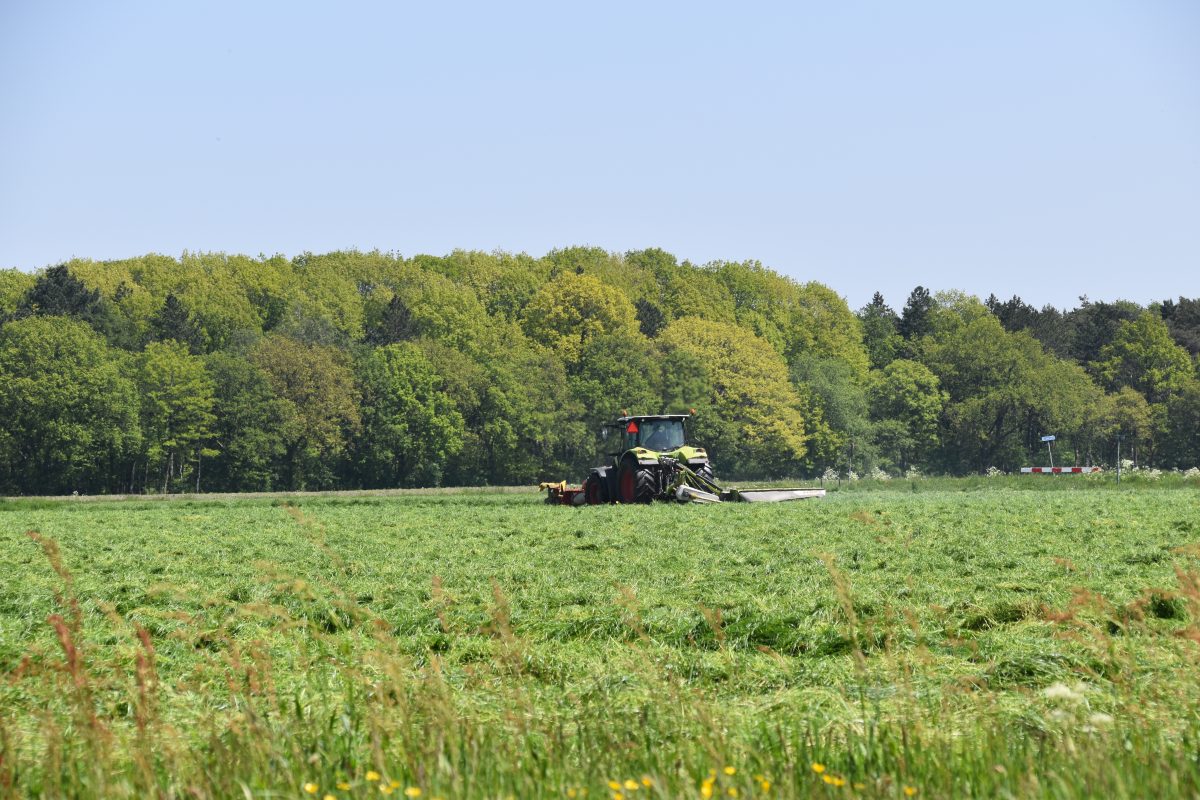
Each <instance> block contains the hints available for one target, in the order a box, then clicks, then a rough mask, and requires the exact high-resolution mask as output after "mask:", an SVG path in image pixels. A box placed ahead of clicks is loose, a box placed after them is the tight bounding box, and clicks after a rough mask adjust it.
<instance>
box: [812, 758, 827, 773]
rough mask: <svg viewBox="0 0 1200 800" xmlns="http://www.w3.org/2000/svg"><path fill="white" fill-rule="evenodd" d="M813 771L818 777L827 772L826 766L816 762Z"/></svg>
mask: <svg viewBox="0 0 1200 800" xmlns="http://www.w3.org/2000/svg"><path fill="white" fill-rule="evenodd" d="M812 771H813V772H815V773H817V774H818V775H820V774H821V773H822V772H824V771H825V765H824V764H818V763H817V762H816V761H814V762H813V765H812Z"/></svg>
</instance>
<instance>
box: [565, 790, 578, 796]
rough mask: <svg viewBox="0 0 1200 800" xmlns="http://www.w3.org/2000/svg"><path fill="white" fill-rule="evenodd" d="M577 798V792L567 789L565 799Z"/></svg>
mask: <svg viewBox="0 0 1200 800" xmlns="http://www.w3.org/2000/svg"><path fill="white" fill-rule="evenodd" d="M578 796H579V792H577V791H575V790H574V789H567V797H571V798H575V797H578Z"/></svg>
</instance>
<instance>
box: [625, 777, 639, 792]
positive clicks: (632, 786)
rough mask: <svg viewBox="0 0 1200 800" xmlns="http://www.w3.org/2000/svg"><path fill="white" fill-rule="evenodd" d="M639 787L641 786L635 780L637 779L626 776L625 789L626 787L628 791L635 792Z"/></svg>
mask: <svg viewBox="0 0 1200 800" xmlns="http://www.w3.org/2000/svg"><path fill="white" fill-rule="evenodd" d="M640 788H641V787H640V786H639V785H638V782H637V781H635V780H634V779H633V778H628V779H626V781H625V789H626V790H627V791H630V792H636V791H637V790H638V789H640Z"/></svg>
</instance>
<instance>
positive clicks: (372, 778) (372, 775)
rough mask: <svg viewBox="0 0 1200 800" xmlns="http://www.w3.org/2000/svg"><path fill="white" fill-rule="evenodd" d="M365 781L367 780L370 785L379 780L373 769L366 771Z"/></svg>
mask: <svg viewBox="0 0 1200 800" xmlns="http://www.w3.org/2000/svg"><path fill="white" fill-rule="evenodd" d="M367 780H369V781H370V782H371V783H374V782H375V781H377V780H379V773H378V772H376V771H375V770H373V769H369V770H367Z"/></svg>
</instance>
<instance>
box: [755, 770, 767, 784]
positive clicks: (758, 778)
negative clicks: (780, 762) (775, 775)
mask: <svg viewBox="0 0 1200 800" xmlns="http://www.w3.org/2000/svg"><path fill="white" fill-rule="evenodd" d="M766 779H767V778H766V776H765V775H763V774H762V773H761V772H756V773H754V780H756V781H760V782H761V781H765V780H766Z"/></svg>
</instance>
